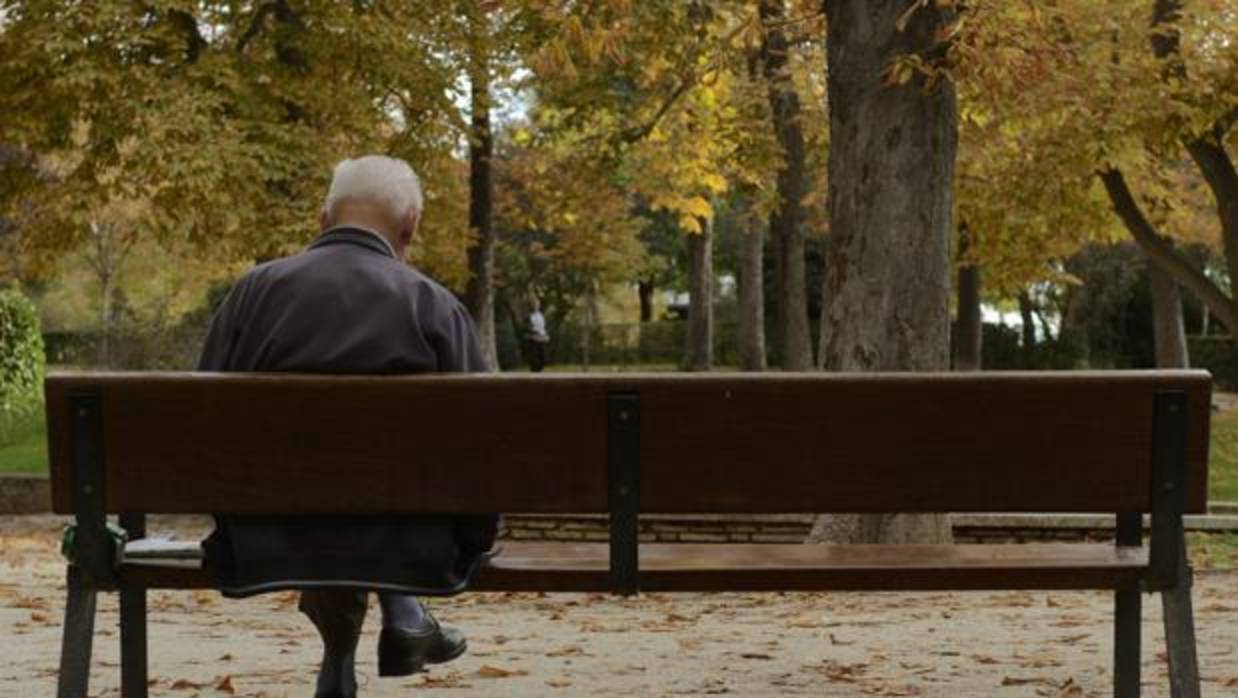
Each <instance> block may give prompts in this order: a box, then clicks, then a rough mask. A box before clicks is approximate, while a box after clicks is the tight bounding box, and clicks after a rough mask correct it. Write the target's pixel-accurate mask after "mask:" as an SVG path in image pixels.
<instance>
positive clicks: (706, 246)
mask: <svg viewBox="0 0 1238 698" xmlns="http://www.w3.org/2000/svg"><path fill="white" fill-rule="evenodd" d="M713 227H714V224H713V220H712V219H704V218H702V219H701V232H699V233H696V234H692V235H689V236H688V294H689V307H688V335H687V347H685V357H684V368H685V369H686V370H688V371H708V370H710V369H711V368H713V365H714V307H713V306H714V304H713V297H714V269H713V246H714V244H713V238H714V233H713Z"/></svg>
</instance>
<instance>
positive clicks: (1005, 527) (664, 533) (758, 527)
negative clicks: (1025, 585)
mask: <svg viewBox="0 0 1238 698" xmlns="http://www.w3.org/2000/svg"><path fill="white" fill-rule="evenodd" d="M813 518H814V517H813V515H812V514H775V515H769V514H761V515H742V514H723V515H717V514H662V515H658V514H645V515H642V516H641V518H640V539H641V541H642V542H646V543H800V542H803V540H804V538H805V536H807V535H808V532H809V530H811V528H812V523H813ZM951 521H952V523H953V525H954V539H955V542H957V543H1028V542H1037V541H1040V542H1046V541H1095V542H1107V541H1111V540H1113V517H1112V516H1105V515H1103V514H1102V515H1093V514H955V515H954V516H953V517H952V519H951ZM505 522H506V526H505V530H504V532H503V537H505V538H508V539H511V540H544V541H580V542H588V541H595V542H601V541H605V540H607V538H608V534H607V523H606V522H607V519H606V517H605V516H604V515H591V514H565V515H534V514H509V515H507V516H506V517H505ZM1185 523H1186V527H1187V530H1189V531H1205V532H1211V533H1223V532H1238V515H1233V514H1226V515H1209V516H1187V517H1186V522H1185ZM1145 525H1146V519H1145Z"/></svg>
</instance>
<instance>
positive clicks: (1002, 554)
mask: <svg viewBox="0 0 1238 698" xmlns="http://www.w3.org/2000/svg"><path fill="white" fill-rule="evenodd" d="M609 555H610V552H609V547H608V546H607V544H605V543H520V542H514V543H504V544H503V546H502V551H501V552H500V554H499V555H498V556H497V557H495V558H494V559H492V560H491V561H490V564H489V565H488V566H486V567H485V568H483V569H482V570H481V571H480V573H479V574H478V578H477V583H476V584H475V585H474V587H473V588H474V589H477V590H484V591H596V592H603V591H608V590H609V589H610V576H609V569H610V558H609ZM1147 565H1148V552H1147V549H1146V548H1142V547H1130V548H1122V547H1115V546H1113V545H1108V544H1079V543H1026V544H1017V545H1011V544H1005V545H794V544H791V545H785V544H738V545H736V544H726V545H717V544H688V543H651V544H645V545H642V546H641V548H640V586H641V589H642V590H644V591H723V590H725V591H821V590H869V591H899V590H909V591H910V590H947V589H954V590H965V589H977V590H980V589H1134V588H1137V587H1138V584H1139V578H1140V574H1141V572H1142V571H1143V570H1144V569H1145V568H1146V567H1147ZM120 574H121V579H122V580H123V582H124V583H126V584H133V585H137V586H143V587H147V588H171V589H209V588H213V586H214V584H213V581H212V579H211V576H210V575H209V573H207V572H206V571H205V570H204V569H202V568H201V566H200V563H199V562H196V561H192V560H189V561H186V560H183V559H179V560H177V559H160V558H151V559H146V560H142V561H135V562H127V563H126V564H125V565H124V566H122V568H121V573H120Z"/></svg>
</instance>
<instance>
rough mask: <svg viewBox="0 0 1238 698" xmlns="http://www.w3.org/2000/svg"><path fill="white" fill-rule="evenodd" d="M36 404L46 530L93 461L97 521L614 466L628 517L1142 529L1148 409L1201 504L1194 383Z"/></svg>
mask: <svg viewBox="0 0 1238 698" xmlns="http://www.w3.org/2000/svg"><path fill="white" fill-rule="evenodd" d="M46 388H47V414H48V442H49V449H50V459H51V471H52V479H53V483H52V484H53V499H54V508H55V510H56V511H57V512H59V513H72V512H73V509H74V504H73V502H74V494H73V488H74V483H75V475H74V469H75V465H76V467H78V468H79V472H80V468H81V467H83V466H82V463H85V462H87V461H91V460H93V461H94V462H97V463H101V465H102V467H101V472H102V475H101V477H102V482H99V483H97V486H99V487H101V489H102V491H103V492H104V498H103V506H104V507H105V508H106V510H107V511H109V512H121V513H125V512H142V513H201V512H221V513H286V512H297V513H307V512H343V511H346V512H475V511H509V512H539V513H556V512H558V513H567V512H578V513H589V512H605V511H607V510H608V507H609V503H608V492H609V490H608V460H610V461H612V462H613V461H614V460H615V459H616V458H617V456H616V455H615V451H614V449H616V448H618V449H620V456H622V453H621V452H622V451H623V449H627V452H628V454H629V457H628V458H627V459H628V460H632V458H637V459H638V466H637V467H638V468H639V492H640V495H639V496H640V510H641V511H645V512H664V513H675V512H679V513H699V512H716V513H730V512H894V511H901V512H920V511H956V512H964V511H1075V512H1115V511H1128V512H1133V511H1143V512H1146V511H1150V510H1151V506H1152V487H1151V484H1150V483H1151V482H1152V462H1153V448H1154V438H1153V434H1154V428H1153V427H1154V424H1153V423H1154V409H1155V408H1154V405H1155V404H1156V401H1157V396H1158V395H1162V396H1164V395H1169V396H1171V397H1173V398H1174V399H1175V400H1177V401H1179V403H1180V404H1182V405H1184V406H1185V407H1186V422H1185V429H1184V430H1182V431H1183V434H1182V435H1181V436H1180V438H1178V440H1177V441H1176V442H1175V443H1176V444H1177V445H1174V446H1173V448H1174V449H1180V456H1181V462H1182V463H1183V466H1184V483H1185V492H1184V494H1185V505H1186V511H1190V512H1202V511H1204V510H1205V508H1206V501H1207V492H1206V487H1207V466H1206V463H1207V449H1208V429H1209V416H1210V390H1211V378H1210V376H1209V375H1208V374H1207V373H1206V372H1203V371H1120V372H1069V373H1066V372H1062V373H970V374H964V373H957V374H826V373H813V374H709V375H691V374H690V375H683V374H609V375H598V374H575V375H567V374H563V375H539V376H529V375H498V376H475V375H474V376H401V377H365V376H304V375H289V374H193V373H54V374H52V375H50V376H49V377H48V378H47V383H46ZM619 412H623V413H624V414H623V416H624V417H626V418H628V419H630V420H631V421H628V422H626V426H624V425H618V426H619V428H618V429H617V428H616V426H617V425H616V419H618V418H620V416H619ZM1180 426H1181V425H1180ZM624 429H626V431H624ZM608 433H609V434H611V436H610V437H609V439H608ZM616 434H618V435H619V436H616ZM617 439H622V443H616V440H617ZM634 439H635V440H634ZM1161 447H1162V448H1164V444H1163V443H1162V445H1161ZM608 448H609V449H611V451H608ZM1175 457H1176V456H1175ZM79 479H80V478H79Z"/></svg>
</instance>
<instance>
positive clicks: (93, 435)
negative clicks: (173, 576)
mask: <svg viewBox="0 0 1238 698" xmlns="http://www.w3.org/2000/svg"><path fill="white" fill-rule="evenodd" d="M69 419H70V420H71V422H72V425H73V426H72V434H73V511H74V514H75V516H76V519H77V532H76V535H75V539H76V546H77V564H78V566H79V567H80V568H81V569H82V570H83V571H85V572H86V574H87V575H88V576H89V577H90V578H91V580H92V582H93V583H94V584H95V585H97V586H105V587H106V586H111V585H112V584H114V582H115V580H116V568H115V561H116V556H115V545H114V543H113V541H112V538H111V536H110V535H109V534H108V530H107V510H106V508H105V507H104V499H103V497H104V492H103V486H104V479H103V405H102V401H101V400H100V398H99V395H98V394H93V393H83V394H76V395H70V396H69Z"/></svg>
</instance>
